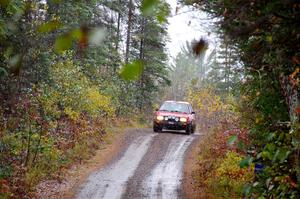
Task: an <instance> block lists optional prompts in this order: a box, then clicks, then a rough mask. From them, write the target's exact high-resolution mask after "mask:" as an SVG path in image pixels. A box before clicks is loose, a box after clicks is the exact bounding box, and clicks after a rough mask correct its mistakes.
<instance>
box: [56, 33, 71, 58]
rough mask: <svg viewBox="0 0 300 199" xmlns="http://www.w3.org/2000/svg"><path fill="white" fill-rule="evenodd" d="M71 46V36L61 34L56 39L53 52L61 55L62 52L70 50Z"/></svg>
mask: <svg viewBox="0 0 300 199" xmlns="http://www.w3.org/2000/svg"><path fill="white" fill-rule="evenodd" d="M71 46H72V36H71V35H70V34H63V35H60V36H58V37H57V38H56V40H55V44H54V50H55V51H56V52H58V53H62V52H63V51H65V50H68V49H70V48H71Z"/></svg>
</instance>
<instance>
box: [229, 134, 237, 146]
mask: <svg viewBox="0 0 300 199" xmlns="http://www.w3.org/2000/svg"><path fill="white" fill-rule="evenodd" d="M236 140H237V135H232V136H230V138H229V139H228V141H227V145H228V146H232V145H233V144H234V143H235V141H236Z"/></svg>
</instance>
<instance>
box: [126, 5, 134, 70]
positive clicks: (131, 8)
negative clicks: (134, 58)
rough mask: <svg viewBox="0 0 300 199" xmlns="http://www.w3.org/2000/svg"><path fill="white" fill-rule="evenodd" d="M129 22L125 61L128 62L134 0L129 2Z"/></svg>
mask: <svg viewBox="0 0 300 199" xmlns="http://www.w3.org/2000/svg"><path fill="white" fill-rule="evenodd" d="M128 9H129V10H128V23H127V39H126V52H125V63H126V64H127V63H128V60H129V47H130V34H131V25H132V13H133V12H132V10H133V3H132V0H129V2H128Z"/></svg>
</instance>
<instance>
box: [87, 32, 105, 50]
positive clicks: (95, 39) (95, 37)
mask: <svg viewBox="0 0 300 199" xmlns="http://www.w3.org/2000/svg"><path fill="white" fill-rule="evenodd" d="M105 36H106V31H105V29H104V28H96V29H94V30H92V31H91V32H90V35H89V43H90V44H93V45H96V46H99V45H100V44H101V42H102V41H103V40H104V38H105Z"/></svg>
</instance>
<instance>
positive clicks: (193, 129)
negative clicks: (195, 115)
mask: <svg viewBox="0 0 300 199" xmlns="http://www.w3.org/2000/svg"><path fill="white" fill-rule="evenodd" d="M195 130H196V126H192V133H193V134H194V133H195Z"/></svg>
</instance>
